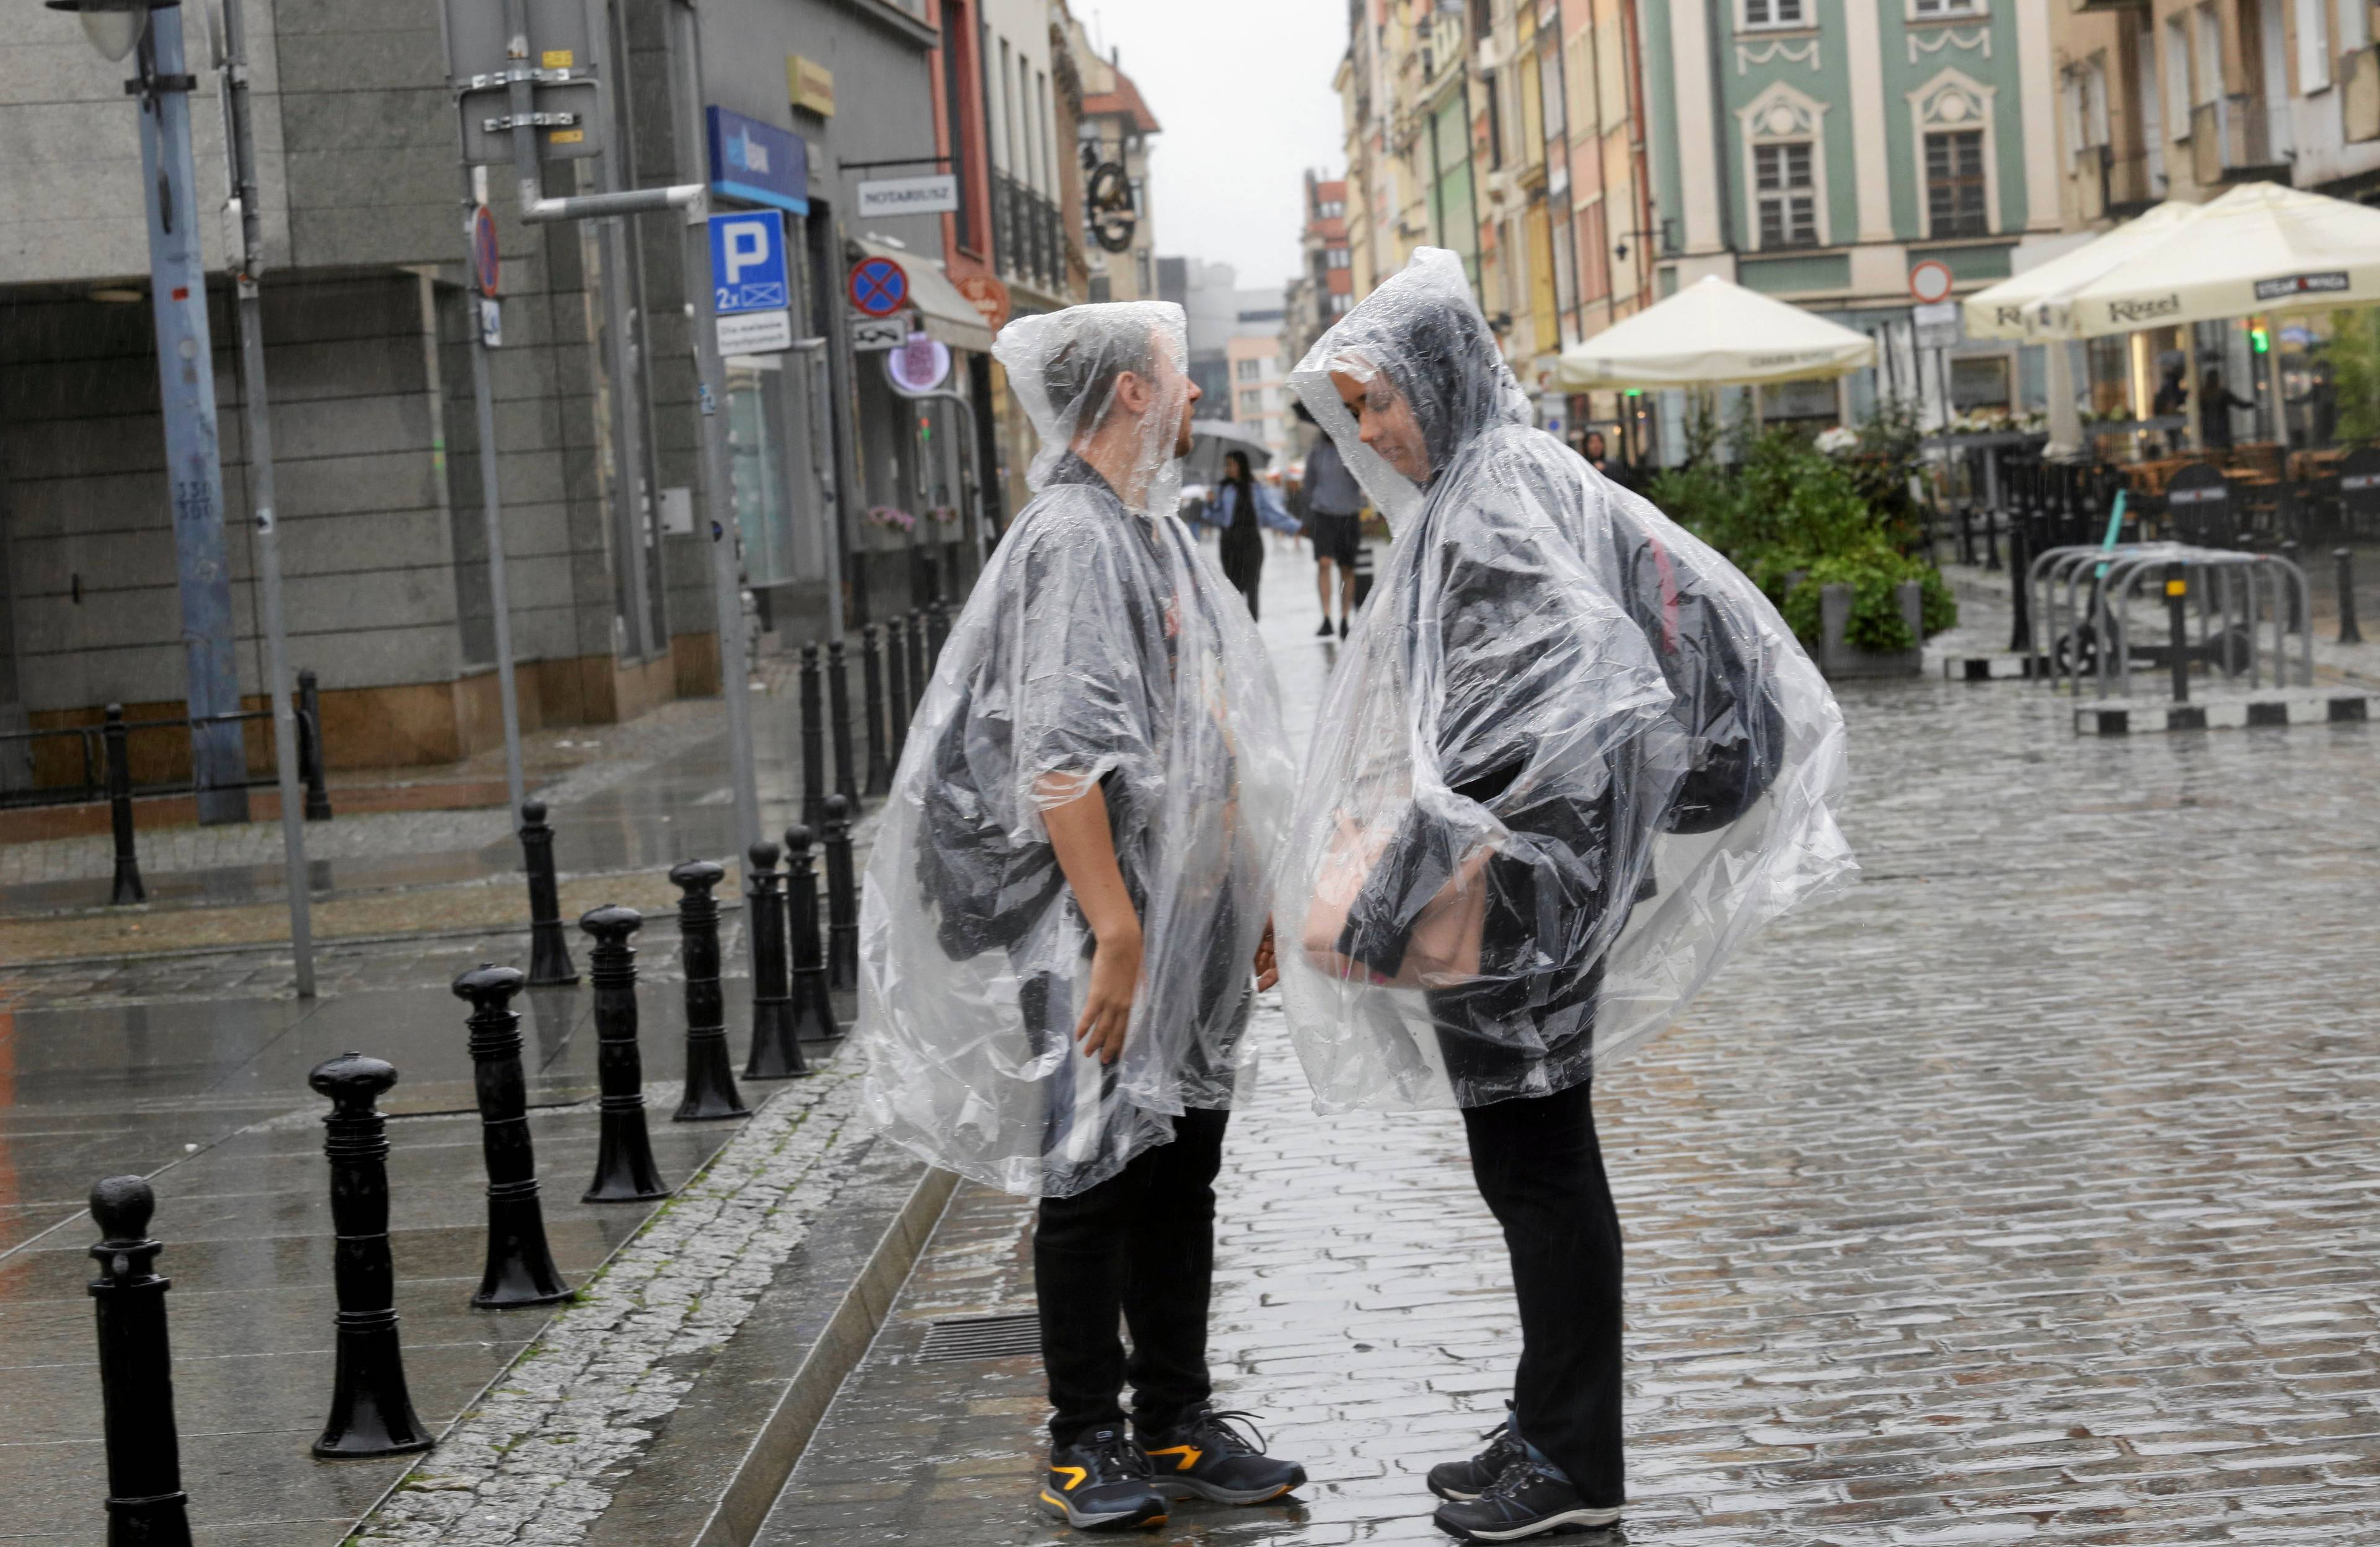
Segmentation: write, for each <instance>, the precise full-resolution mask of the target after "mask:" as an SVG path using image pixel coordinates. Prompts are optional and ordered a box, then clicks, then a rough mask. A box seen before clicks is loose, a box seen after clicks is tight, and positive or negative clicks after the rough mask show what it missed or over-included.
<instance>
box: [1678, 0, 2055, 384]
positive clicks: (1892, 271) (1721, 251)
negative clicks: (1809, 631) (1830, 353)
mask: <svg viewBox="0 0 2380 1547" xmlns="http://www.w3.org/2000/svg"><path fill="white" fill-rule="evenodd" d="M2066 3H2068V0H1646V3H1645V5H1644V6H1643V10H1642V13H1641V14H1642V16H1643V20H1644V36H1645V110H1646V113H1647V116H1648V117H1649V119H1650V123H1649V124H1648V126H1647V130H1648V132H1647V135H1646V139H1647V140H1648V142H1649V147H1650V152H1651V162H1652V164H1651V168H1650V171H1651V176H1652V186H1653V198H1654V223H1653V224H1654V227H1655V230H1654V237H1655V239H1656V241H1657V242H1658V252H1659V254H1660V260H1659V267H1658V278H1657V284H1658V288H1659V289H1660V290H1661V292H1662V293H1663V294H1668V293H1670V292H1671V291H1673V290H1674V289H1675V287H1676V286H1679V285H1683V284H1691V283H1693V282H1694V280H1696V279H1699V278H1701V277H1702V276H1703V275H1704V274H1720V275H1722V276H1724V277H1726V278H1729V279H1732V280H1734V281H1735V282H1737V283H1738V284H1741V285H1744V286H1749V287H1751V288H1753V289H1756V290H1761V291H1764V292H1767V293H1768V294H1771V295H1775V296H1778V297H1779V298H1783V299H1786V300H1790V301H1792V302H1793V303H1795V304H1796V305H1800V306H1804V307H1807V308H1809V309H1810V310H1812V311H1817V312H1820V313H1823V314H1825V315H1828V316H1830V317H1832V318H1834V319H1835V320H1837V321H1840V322H1842V323H1847V324H1848V325H1851V326H1853V327H1857V328H1860V329H1862V330H1863V331H1864V332H1867V333H1869V334H1871V335H1874V336H1875V337H1876V339H1877V341H1878V344H1879V345H1880V347H1881V352H1882V361H1881V363H1880V365H1879V366H1878V367H1877V369H1876V370H1875V371H1872V372H1862V373H1860V374H1859V375H1857V376H1854V377H1852V378H1850V379H1847V380H1846V382H1845V383H1844V384H1843V385H1842V387H1841V388H1840V393H1839V392H1838V389H1837V388H1835V387H1834V386H1833V385H1831V384H1800V385H1796V386H1791V387H1786V388H1778V389H1771V391H1770V393H1769V394H1768V395H1767V397H1766V398H1765V399H1764V402H1763V408H1764V411H1766V412H1767V414H1769V415H1770V416H1771V417H1786V418H1798V419H1810V420H1817V419H1827V418H1834V417H1847V418H1857V417H1860V416H1862V415H1864V413H1866V412H1867V411H1868V410H1869V409H1870V408H1872V406H1873V405H1874V403H1875V402H1876V399H1877V397H1878V396H1893V397H1898V398H1901V399H1904V400H1913V401H1916V402H1917V403H1919V404H1920V405H1921V409H1922V411H1923V412H1925V415H1926V417H1927V418H1928V419H1929V420H1938V418H1939V417H1940V416H1941V415H1943V414H1944V413H1946V412H1955V411H1969V412H1989V411H1992V410H1993V409H1995V408H2007V409H2009V410H2010V411H2013V412H2022V411H2024V410H2026V409H2028V408H2034V407H2037V406H2038V404H2039V402H2040V400H2041V397H2042V386H2041V381H2040V377H2041V362H2040V360H2039V359H2038V351H2034V350H2019V349H2017V348H2015V347H2011V346H2008V345H2004V344H1997V343H1981V342H1977V343H1967V344H1961V345H1960V346H1958V347H1955V348H1953V349H1951V350H1949V352H1948V354H1947V357H1946V358H1944V359H1938V360H1937V359H1933V358H1931V357H1930V354H1921V352H1920V351H1918V350H1917V349H1916V348H1915V347H1914V346H1913V334H1912V325H1911V319H1910V303H1911V297H1910V272H1911V270H1912V269H1913V267H1914V266H1916V265H1917V264H1919V263H1921V262H1925V260H1927V259H1935V260H1938V261H1940V262H1942V263H1943V264H1945V265H1946V266H1947V267H1948V268H1949V271H1950V273H1951V274H1952V275H1953V277H1954V280H1955V282H1956V291H1955V293H1957V294H1961V295H1963V294H1966V293H1968V292H1970V291H1973V290H1975V289H1979V288H1981V287H1983V286H1986V285H1989V284H1991V283H1992V282H1994V281H1995V280H1998V279H2003V278H2006V277H2007V276H2008V275H2009V274H2010V273H2011V272H2013V271H2015V270H2019V269H2022V268H2023V267H2025V266H2026V262H2025V259H2026V257H2027V256H2029V254H2027V253H2025V252H2024V251H2023V249H2024V248H2025V246H2026V244H2028V243H2041V242H2053V243H2054V242H2055V241H2056V238H2057V232H2058V221H2059V213H2058V182H2057V168H2056V164H2055V159H2054V158H2055V154H2056V144H2055V136H2056V127H2055V121H2054V117H2053V115H2054V114H2055V112H2056V111H2057V103H2056V98H2055V94H2054V93H2055V87H2054V75H2053V72H2052V70H2051V68H2050V19H2049V15H2048V8H2049V6H2051V5H2053V4H2066ZM2028 356H2029V357H2031V358H2027V357H2028Z"/></svg>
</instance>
